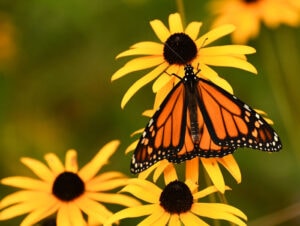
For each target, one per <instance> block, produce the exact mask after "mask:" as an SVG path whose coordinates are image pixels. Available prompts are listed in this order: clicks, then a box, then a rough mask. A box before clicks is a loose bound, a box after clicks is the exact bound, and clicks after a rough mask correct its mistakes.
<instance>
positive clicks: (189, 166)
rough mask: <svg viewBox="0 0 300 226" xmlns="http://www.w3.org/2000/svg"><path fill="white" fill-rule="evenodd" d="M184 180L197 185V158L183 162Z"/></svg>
mask: <svg viewBox="0 0 300 226" xmlns="http://www.w3.org/2000/svg"><path fill="white" fill-rule="evenodd" d="M185 178H186V180H191V181H193V182H194V183H195V184H198V179H199V158H193V159H191V160H187V161H186V162H185Z"/></svg>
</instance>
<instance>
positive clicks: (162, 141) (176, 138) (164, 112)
mask: <svg viewBox="0 0 300 226" xmlns="http://www.w3.org/2000/svg"><path fill="white" fill-rule="evenodd" d="M186 108H187V106H186V97H185V87H184V84H183V82H182V81H180V82H179V83H178V84H177V85H176V86H175V87H174V88H173V89H172V90H171V92H170V93H169V94H168V95H167V97H166V98H165V100H164V101H163V103H162V104H161V106H160V108H159V109H158V110H157V111H156V113H155V114H154V115H153V117H152V118H151V119H150V121H149V123H148V125H147V126H146V128H145V130H144V132H143V134H142V136H141V137H140V140H139V142H138V145H137V147H136V149H135V151H134V153H133V156H132V160H131V167H130V170H131V172H132V173H139V172H141V171H143V170H145V169H147V168H148V167H150V166H151V165H153V164H154V163H156V162H158V161H160V160H162V159H165V158H167V157H168V156H169V155H171V153H172V152H174V151H175V152H176V150H177V151H179V150H180V149H181V147H182V145H183V143H184V132H185V127H186V126H185V124H186Z"/></svg>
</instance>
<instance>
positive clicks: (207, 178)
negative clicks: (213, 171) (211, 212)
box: [204, 169, 221, 226]
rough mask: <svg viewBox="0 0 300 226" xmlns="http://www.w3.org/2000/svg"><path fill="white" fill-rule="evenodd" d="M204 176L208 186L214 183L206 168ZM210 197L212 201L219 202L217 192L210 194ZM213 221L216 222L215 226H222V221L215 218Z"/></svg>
mask: <svg viewBox="0 0 300 226" xmlns="http://www.w3.org/2000/svg"><path fill="white" fill-rule="evenodd" d="M204 178H205V183H206V185H207V187H208V186H211V185H212V183H211V180H210V178H209V176H208V174H207V173H206V171H205V169H204ZM208 198H209V202H210V203H215V202H217V196H216V193H213V194H211V195H209V196H208ZM213 222H214V226H221V224H220V221H218V220H216V219H214V220H213Z"/></svg>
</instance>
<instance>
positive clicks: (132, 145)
mask: <svg viewBox="0 0 300 226" xmlns="http://www.w3.org/2000/svg"><path fill="white" fill-rule="evenodd" d="M143 131H144V129H142V132H143ZM138 132H140V130H138ZM138 132H137V133H138ZM138 143H139V140H136V141H134V142H132V143H131V144H130V145H129V146H128V147H127V148H126V150H125V154H128V153H129V152H132V151H133V150H135V148H136V146H137V144H138Z"/></svg>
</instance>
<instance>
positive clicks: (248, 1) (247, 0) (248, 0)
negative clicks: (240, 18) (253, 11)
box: [243, 0, 259, 3]
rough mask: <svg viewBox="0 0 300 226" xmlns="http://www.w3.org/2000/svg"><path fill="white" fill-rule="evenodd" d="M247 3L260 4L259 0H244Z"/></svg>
mask: <svg viewBox="0 0 300 226" xmlns="http://www.w3.org/2000/svg"><path fill="white" fill-rule="evenodd" d="M243 1H244V2H246V3H254V2H258V1H259V0H243Z"/></svg>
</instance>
